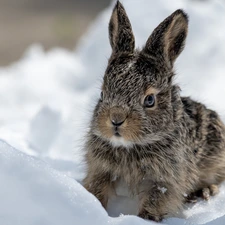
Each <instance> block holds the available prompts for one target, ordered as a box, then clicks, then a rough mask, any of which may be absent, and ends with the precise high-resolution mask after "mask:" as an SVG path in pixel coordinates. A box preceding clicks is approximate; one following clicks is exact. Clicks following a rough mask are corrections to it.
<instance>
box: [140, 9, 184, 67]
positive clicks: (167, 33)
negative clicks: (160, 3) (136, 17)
mask: <svg viewBox="0 0 225 225" xmlns="http://www.w3.org/2000/svg"><path fill="white" fill-rule="evenodd" d="M187 32H188V16H187V14H186V13H185V12H184V11H182V10H181V9H178V10H177V11H175V12H174V13H173V14H171V15H170V16H169V17H167V18H166V19H165V20H164V21H163V22H162V23H160V24H159V26H158V27H156V28H155V30H154V31H153V33H152V34H151V36H150V37H149V39H148V40H147V43H146V46H145V47H144V49H143V51H144V52H145V53H147V54H150V55H153V56H155V57H159V56H162V57H163V59H164V60H165V61H166V63H169V65H171V66H173V63H174V61H175V59H176V58H177V57H178V56H179V54H180V53H181V52H182V50H183V48H184V44H185V39H186V36H187Z"/></svg>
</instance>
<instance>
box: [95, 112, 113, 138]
mask: <svg viewBox="0 0 225 225" xmlns="http://www.w3.org/2000/svg"><path fill="white" fill-rule="evenodd" d="M96 122H97V128H98V129H97V130H98V131H99V132H100V133H101V135H100V136H103V137H105V138H107V139H109V138H111V137H112V136H113V135H114V133H113V129H112V125H111V122H110V120H109V118H108V116H107V115H106V114H102V115H100V116H99V117H98V119H97V121H96Z"/></svg>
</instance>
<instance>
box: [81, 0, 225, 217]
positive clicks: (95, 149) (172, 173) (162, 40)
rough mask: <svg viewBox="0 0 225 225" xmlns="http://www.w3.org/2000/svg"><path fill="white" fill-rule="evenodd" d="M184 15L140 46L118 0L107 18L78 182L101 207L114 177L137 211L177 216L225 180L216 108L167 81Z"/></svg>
mask: <svg viewBox="0 0 225 225" xmlns="http://www.w3.org/2000/svg"><path fill="white" fill-rule="evenodd" d="M187 32H188V16H187V14H186V13H185V12H184V11H182V10H180V9H179V10H177V11H175V12H174V13H173V14H171V15H170V16H169V17H167V18H166V19H165V20H164V21H163V22H162V23H160V24H159V25H158V27H156V28H155V30H154V31H153V33H152V34H151V35H150V37H149V38H148V40H147V42H146V44H145V46H144V47H143V49H141V50H135V40H134V36H133V32H132V28H131V24H130V21H129V19H128V17H127V15H126V12H125V9H124V7H123V6H122V4H121V3H120V2H119V1H118V2H117V3H116V6H115V8H114V10H113V12H112V16H111V19H110V22H109V40H110V44H111V47H112V54H111V57H110V59H109V62H108V67H107V69H106V72H105V75H104V78H103V84H102V92H101V96H100V98H99V101H98V103H97V105H96V107H95V109H94V112H93V117H92V120H91V123H90V130H89V132H88V134H87V141H86V144H85V151H86V158H85V159H86V162H87V166H88V169H87V175H86V178H85V179H84V181H83V183H84V186H85V188H86V189H87V190H88V191H89V192H91V193H92V194H93V195H95V196H96V197H97V198H98V199H99V201H100V202H101V203H102V205H103V207H106V206H107V202H108V199H109V197H110V195H111V193H115V188H116V185H117V183H118V181H119V180H122V181H123V182H125V184H126V185H127V187H128V189H129V190H130V192H131V193H132V194H133V195H135V196H136V197H137V198H138V210H139V212H138V216H140V217H142V218H144V219H150V220H154V221H160V220H162V219H164V218H166V217H169V216H176V214H177V212H178V211H179V210H180V209H182V206H183V204H184V203H185V202H186V201H194V200H195V198H196V197H198V196H199V197H202V198H204V199H206V200H207V199H208V198H209V197H210V195H215V194H216V193H217V192H218V185H219V184H220V183H221V182H222V181H223V180H224V179H225V126H224V125H223V123H222V121H221V120H220V118H219V116H218V114H217V113H216V112H215V111H212V110H210V109H208V108H206V106H204V105H203V104H201V103H198V102H196V101H193V100H192V99H191V98H189V97H180V89H179V87H178V86H176V85H175V84H174V83H173V78H174V76H175V73H174V69H173V67H174V62H175V60H176V58H177V57H178V56H179V54H180V53H181V51H182V50H183V47H184V44H185V39H186V36H187Z"/></svg>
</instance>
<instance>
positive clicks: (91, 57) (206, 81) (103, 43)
mask: <svg viewBox="0 0 225 225" xmlns="http://www.w3.org/2000/svg"><path fill="white" fill-rule="evenodd" d="M122 2H123V4H124V6H125V8H126V11H127V14H128V15H129V18H130V20H131V23H132V26H133V30H134V34H135V37H136V44H137V46H139V47H141V46H143V45H144V43H145V41H146V40H147V38H148V36H149V34H150V33H151V32H152V30H153V29H154V28H155V27H156V26H157V25H158V24H159V23H160V22H161V21H162V20H163V19H164V18H165V17H166V16H168V15H169V14H171V13H172V12H173V11H174V10H176V9H177V8H183V9H184V10H186V11H187V13H188V14H189V16H190V23H189V35H188V39H187V44H186V48H185V50H184V52H183V53H182V55H181V56H180V58H179V59H178V61H177V63H176V71H177V79H176V82H177V83H179V84H180V86H181V88H182V94H183V95H190V96H191V97H192V98H194V99H196V100H199V101H201V102H204V103H205V104H206V105H207V106H209V107H211V108H213V109H216V110H217V111H218V112H219V113H220V115H221V117H222V118H223V119H224V121H225V103H224V98H223V96H225V88H224V83H225V74H224V73H225V63H224V59H225V30H224V27H225V3H224V2H223V1H219V0H214V1H212V0H211V1H210V0H209V1H197V0H195V1H194V0H193V1H191V0H181V1H176V0H171V1H166V0H158V1H153V0H139V1H137V0H129V1H128V0H123V1H122ZM113 5H114V3H112V4H111V6H110V7H109V8H108V9H106V10H105V11H103V12H102V14H101V15H99V17H98V18H97V19H96V21H94V22H93V24H92V26H91V27H90V29H89V31H88V32H87V33H86V35H85V36H84V37H83V38H82V39H81V41H80V43H79V44H78V47H77V49H76V50H75V51H74V52H69V51H67V50H64V49H53V50H51V51H49V52H45V51H44V50H43V48H42V47H41V46H39V45H33V46H31V47H30V48H29V49H28V50H27V51H26V52H25V54H24V56H23V57H22V59H21V60H20V61H18V62H16V63H14V64H12V65H10V66H8V67H5V68H0V84H1V87H0V108H1V110H0V138H1V140H0V186H1V189H0V199H1V201H0V225H1V224H2V225H15V224H16V225H20V224H22V225H26V224H27V225H28V224H29V225H39V224H40V225H45V224H46V225H47V224H48V225H51V224H52V225H57V224H62V223H63V224H66V225H69V224H79V225H87V224H93V225H105V224H110V225H128V224H129V225H130V224H131V225H132V224H135V225H144V224H154V222H151V221H144V220H143V219H141V218H138V217H136V216H129V215H125V214H136V213H137V204H135V202H136V199H131V198H128V197H127V196H126V193H125V188H122V189H121V190H119V193H120V197H119V198H115V199H111V201H110V204H109V206H108V209H107V210H108V213H109V215H110V216H108V213H107V212H106V211H105V210H104V209H103V208H102V206H101V204H100V203H99V202H98V200H97V199H96V198H95V197H94V196H92V195H91V194H90V193H88V192H87V191H86V190H85V189H84V188H83V187H82V185H81V184H80V183H81V181H82V179H83V177H84V176H85V164H84V162H83V154H84V151H83V149H82V146H83V142H84V134H85V132H86V131H87V128H88V122H89V120H90V116H91V112H92V110H93V107H94V105H95V103H96V100H97V98H98V96H99V94H100V83H101V80H102V76H103V74H104V70H105V67H106V64H107V58H109V56H110V45H109V42H108V33H107V24H108V21H109V17H110V14H111V10H112V7H113ZM11 146H13V147H11ZM159 188H161V191H166V190H165V189H163V187H159ZM224 205H225V184H223V185H222V186H221V187H220V193H219V194H218V195H217V196H215V197H213V198H211V199H210V200H209V201H208V202H204V201H199V202H198V203H197V204H195V205H186V206H185V209H184V210H183V211H182V212H180V214H179V217H180V218H170V219H167V220H164V221H163V223H162V224H168V225H178V224H179V225H182V224H210V225H217V224H223V223H225V207H224Z"/></svg>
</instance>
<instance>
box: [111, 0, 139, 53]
mask: <svg viewBox="0 0 225 225" xmlns="http://www.w3.org/2000/svg"><path fill="white" fill-rule="evenodd" d="M109 40H110V44H111V47H112V50H113V52H116V53H117V52H127V53H133V51H134V45H135V41H134V35H133V32H132V27H131V24H130V21H129V19H128V17H127V14H126V11H125V9H124V7H123V5H122V4H121V3H120V2H119V1H117V4H116V6H115V8H114V9H113V13H112V16H111V19H110V22H109Z"/></svg>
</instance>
